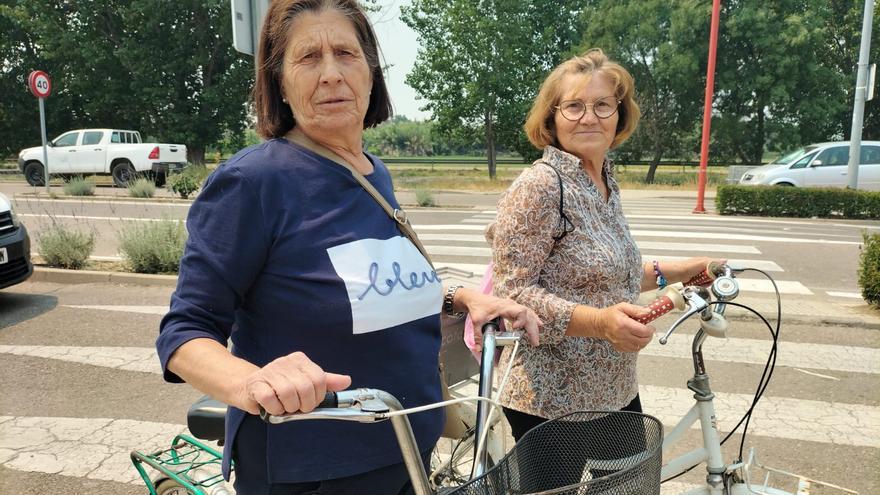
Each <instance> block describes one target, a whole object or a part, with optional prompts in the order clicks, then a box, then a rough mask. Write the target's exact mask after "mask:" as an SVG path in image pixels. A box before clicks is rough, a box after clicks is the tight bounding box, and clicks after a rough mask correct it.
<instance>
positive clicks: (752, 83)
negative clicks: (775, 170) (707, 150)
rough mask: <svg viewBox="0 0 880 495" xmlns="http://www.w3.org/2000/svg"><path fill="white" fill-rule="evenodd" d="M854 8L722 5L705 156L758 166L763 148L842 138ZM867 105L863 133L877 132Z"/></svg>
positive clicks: (795, 0) (816, 0)
mask: <svg viewBox="0 0 880 495" xmlns="http://www.w3.org/2000/svg"><path fill="white" fill-rule="evenodd" d="M861 5H862V2H857V1H847V2H844V1H839V0H833V1H830V2H829V1H828V0H780V1H777V2H764V1H762V0H731V1H729V2H725V3H724V7H723V9H722V12H721V26H720V30H719V43H718V68H717V76H716V77H717V78H716V101H717V103H716V106H715V108H716V111H717V112H718V113H719V114H720V116H719V117H718V123H717V125H716V124H715V123H713V153H716V152H718V153H720V154H721V155H727V156H728V157H730V158H733V157H736V158H738V159H739V160H740V161H742V162H744V163H760V162H761V158H762V155H763V153H764V151H765V150H766V149H774V148H775V149H781V150H784V149H788V148H791V147H794V146H797V145H801V144H805V143H808V142H814V141H824V140H829V139H840V138H842V137H845V136H847V135H848V134H849V127H850V123H851V117H852V102H853V97H852V91H853V90H852V87H853V86H855V64H856V60H857V58H858V48H859V38H860V34H859V33H860V31H861ZM876 22H877V21H876V20H875V23H876ZM875 46H876V45H875ZM872 52H874V53H878V54H880V52H878V51H876V50H872ZM872 107H873V105H870V104H869V105H868V106H867V107H866V117H867V118H866V121H865V123H866V130H867V131H868V132H866V134H867V135H871V134H872V132H874V129H875V128H876V126H877V115H876V111H875V110H873V108H872Z"/></svg>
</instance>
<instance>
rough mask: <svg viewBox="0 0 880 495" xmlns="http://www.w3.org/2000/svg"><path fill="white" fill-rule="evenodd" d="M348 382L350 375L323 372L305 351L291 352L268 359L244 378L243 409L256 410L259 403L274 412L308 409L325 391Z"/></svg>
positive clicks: (258, 410) (344, 385)
mask: <svg viewBox="0 0 880 495" xmlns="http://www.w3.org/2000/svg"><path fill="white" fill-rule="evenodd" d="M350 386H351V377H350V376H348V375H338V374H336V373H327V372H325V371H324V370H322V369H321V367H320V366H318V365H317V364H315V363H313V362H312V361H311V360H310V359H309V358H308V357H307V356H306V355H305V354H303V353H301V352H294V353H292V354H288V355H287V356H283V357H280V358H278V359H276V360H274V361H272V362H271V363H269V364H267V365H266V366H264V367H262V368H260V369H258V370H257V371H255V372H254V373H252V374H251V375H250V376H248V377H247V378H246V379H245V384H244V394H245V401H244V402H245V403H246V404H247V407H245V410H246V411H247V412H249V413H251V414H260V406H262V407H263V409H265V410H266V411H267V412H268V413H270V414H274V415H281V414H284V413H293V412H299V411H301V412H309V411H311V410H313V409H314V408H315V407H316V406H317V405H318V404H319V403H320V402H321V401H322V400H324V394H325V393H326V392H328V391H330V392H337V391H340V390H345V389H347V388H348V387H350Z"/></svg>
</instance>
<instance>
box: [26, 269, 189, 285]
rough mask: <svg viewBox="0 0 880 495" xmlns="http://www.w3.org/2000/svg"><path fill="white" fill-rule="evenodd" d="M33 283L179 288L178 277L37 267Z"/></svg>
mask: <svg viewBox="0 0 880 495" xmlns="http://www.w3.org/2000/svg"><path fill="white" fill-rule="evenodd" d="M28 280H29V281H31V282H50V283H55V284H101V283H105V284H106V283H110V284H125V285H139V286H145V287H177V275H150V274H146V273H123V272H102V271H94V270H65V269H62V268H47V267H43V266H35V267H34V273H33V275H31V277H30V278H29V279H28Z"/></svg>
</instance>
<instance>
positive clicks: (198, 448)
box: [131, 435, 223, 495]
mask: <svg viewBox="0 0 880 495" xmlns="http://www.w3.org/2000/svg"><path fill="white" fill-rule="evenodd" d="M222 459H223V455H222V454H221V453H220V452H217V451H216V450H214V449H212V448H211V447H209V446H207V445H205V444H203V443H201V442H199V441H198V440H196V439H194V438H192V437H190V436H187V435H177V436H176V437H174V440H173V441H172V442H171V447H169V448H167V449H164V450H159V451H156V452H154V453H152V454H144V453H141V452H139V451H136V450H135V451H132V452H131V463H132V464H134V467H135V469H137V470H138V473H140V475H141V478H143V480H144V483H146V484H147V488H149V489H150V495H158V492H157V483H155V482H154V481H153V480H152V479H151V478H150V476H149V475H148V474H147V471H146V469H145V468H144V464H147V465H148V466H150V467H151V468H153V469H155V470H156V471H158V472H160V473H162V474H163V475H165V476H166V477H167V479H169V480H173V481H174V482H177V483H178V484H180V486H181V487H183V488H184V489H186V490H187V493H190V494H192V495H207V494H208V493H209V492H208V491H207V490H208V489H210V488H211V487H213V486H214V485H217V484H218V483H223V475H222V474H221V472H220V463H221V462H222Z"/></svg>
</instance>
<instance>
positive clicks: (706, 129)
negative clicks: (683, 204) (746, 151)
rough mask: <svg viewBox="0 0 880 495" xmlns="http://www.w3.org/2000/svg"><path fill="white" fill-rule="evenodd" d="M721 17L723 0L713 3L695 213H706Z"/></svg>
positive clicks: (715, 0) (716, 0)
mask: <svg viewBox="0 0 880 495" xmlns="http://www.w3.org/2000/svg"><path fill="white" fill-rule="evenodd" d="M720 17H721V0H713V2H712V22H711V24H710V26H709V64H708V66H707V68H706V95H705V101H704V106H703V140H702V143H701V145H700V173H699V176H698V179H697V206H696V207H694V213H706V208H705V206H704V205H703V200H704V198H705V197H706V181H707V179H708V177H707V175H708V170H707V167H708V166H709V137H710V134H709V133H710V131H711V129H712V95H713V94H714V93H715V52H717V51H718V22H719V18H720Z"/></svg>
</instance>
